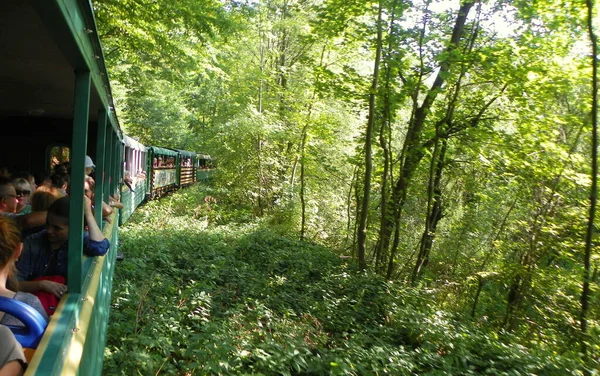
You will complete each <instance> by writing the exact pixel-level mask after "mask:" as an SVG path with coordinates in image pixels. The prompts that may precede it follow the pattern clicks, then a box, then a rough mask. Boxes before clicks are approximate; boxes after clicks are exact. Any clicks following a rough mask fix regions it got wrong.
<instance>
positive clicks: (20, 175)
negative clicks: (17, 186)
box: [12, 171, 37, 192]
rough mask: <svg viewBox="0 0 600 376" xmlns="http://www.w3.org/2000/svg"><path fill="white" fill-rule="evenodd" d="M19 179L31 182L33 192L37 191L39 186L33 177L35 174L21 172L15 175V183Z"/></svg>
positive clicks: (13, 177)
mask: <svg viewBox="0 0 600 376" xmlns="http://www.w3.org/2000/svg"><path fill="white" fill-rule="evenodd" d="M17 178H23V179H25V180H27V181H28V182H29V185H30V186H31V192H33V191H35V190H36V189H37V185H36V184H35V178H34V177H33V174H31V173H30V172H29V171H19V172H17V173H16V174H13V176H12V179H13V181H14V180H15V179H17Z"/></svg>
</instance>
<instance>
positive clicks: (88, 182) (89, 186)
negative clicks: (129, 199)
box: [83, 176, 123, 222]
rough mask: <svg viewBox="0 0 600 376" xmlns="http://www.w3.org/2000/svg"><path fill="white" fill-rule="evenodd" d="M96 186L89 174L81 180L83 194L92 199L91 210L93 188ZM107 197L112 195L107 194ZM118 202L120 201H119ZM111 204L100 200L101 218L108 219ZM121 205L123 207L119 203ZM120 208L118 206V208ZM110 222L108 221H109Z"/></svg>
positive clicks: (110, 212)
mask: <svg viewBox="0 0 600 376" xmlns="http://www.w3.org/2000/svg"><path fill="white" fill-rule="evenodd" d="M95 188H96V182H95V181H94V179H93V178H92V177H91V176H86V177H85V180H84V182H83V194H84V195H86V196H87V197H88V198H89V199H90V200H91V201H92V211H93V209H94V198H95V197H94V196H95V195H94V189H95ZM108 197H109V199H112V200H113V201H114V199H113V197H112V196H108ZM119 204H120V203H119ZM112 206H113V205H109V204H107V203H106V202H104V201H102V218H103V219H106V220H108V219H107V218H108V217H110V215H111V214H112V213H113V210H112ZM121 207H123V206H122V205H121ZM119 209H120V208H119ZM109 222H110V221H109Z"/></svg>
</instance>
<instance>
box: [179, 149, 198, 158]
mask: <svg viewBox="0 0 600 376" xmlns="http://www.w3.org/2000/svg"><path fill="white" fill-rule="evenodd" d="M173 150H175V151H176V152H178V153H179V154H181V155H182V156H184V157H189V158H196V155H197V154H196V153H195V152H193V151H189V150H181V149H173Z"/></svg>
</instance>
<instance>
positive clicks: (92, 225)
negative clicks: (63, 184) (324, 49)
mask: <svg viewBox="0 0 600 376" xmlns="http://www.w3.org/2000/svg"><path fill="white" fill-rule="evenodd" d="M83 199H84V203H83V216H84V218H85V223H86V225H87V226H88V231H89V234H90V240H93V241H97V242H101V241H102V240H104V239H106V238H105V237H104V234H103V233H102V230H100V227H98V224H97V223H96V219H95V218H94V212H93V211H92V200H90V199H89V197H87V196H83ZM103 204H104V203H103Z"/></svg>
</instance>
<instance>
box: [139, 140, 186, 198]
mask: <svg viewBox="0 0 600 376" xmlns="http://www.w3.org/2000/svg"><path fill="white" fill-rule="evenodd" d="M147 155H148V158H147V159H148V161H147V163H148V168H147V171H148V186H147V191H146V193H147V195H148V197H149V198H155V197H159V196H162V195H164V194H165V193H168V192H171V191H173V190H175V189H177V187H178V186H179V180H178V175H177V164H178V163H179V162H178V156H179V154H178V153H177V152H176V151H173V150H170V149H165V148H161V147H158V146H150V147H148V154H147Z"/></svg>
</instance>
